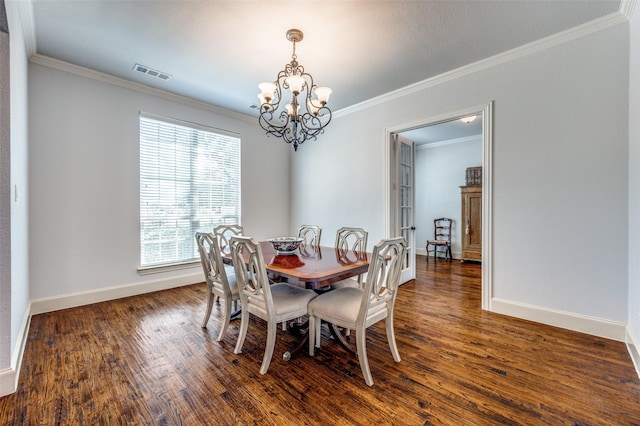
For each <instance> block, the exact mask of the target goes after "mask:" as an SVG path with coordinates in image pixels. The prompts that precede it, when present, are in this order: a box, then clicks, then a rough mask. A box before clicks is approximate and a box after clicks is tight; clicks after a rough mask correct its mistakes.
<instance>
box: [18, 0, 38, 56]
mask: <svg viewBox="0 0 640 426" xmlns="http://www.w3.org/2000/svg"><path fill="white" fill-rule="evenodd" d="M15 3H17V4H18V13H19V16H20V22H21V23H22V36H23V37H24V47H25V50H26V53H27V58H30V57H31V56H33V55H35V54H36V24H35V20H34V19H33V3H32V1H31V0H17V1H15Z"/></svg>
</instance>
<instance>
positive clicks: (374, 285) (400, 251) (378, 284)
mask: <svg viewBox="0 0 640 426" xmlns="http://www.w3.org/2000/svg"><path fill="white" fill-rule="evenodd" d="M406 248H407V243H406V241H405V239H404V237H397V238H392V239H387V240H382V241H380V242H379V243H378V244H376V245H375V246H374V248H373V254H372V255H371V262H370V263H369V269H368V271H367V279H366V280H365V284H364V287H363V288H356V287H343V288H339V289H337V290H333V291H328V292H326V293H323V294H321V295H320V296H318V297H316V298H315V299H313V300H312V301H311V302H309V307H308V313H309V355H311V356H313V355H314V350H315V347H318V348H319V347H320V341H321V339H322V336H321V333H320V324H321V320H324V321H327V322H330V323H332V324H335V325H336V326H338V327H344V328H346V329H353V330H355V331H356V351H357V355H358V360H359V361H360V368H361V369H362V375H363V376H364V380H365V382H366V383H367V385H369V386H373V378H372V376H371V370H370V369H369V360H368V358H367V346H366V330H367V328H369V327H370V326H372V325H373V324H375V323H377V322H378V321H381V320H385V328H386V332H387V342H388V343H389V348H390V349H391V354H392V355H393V359H394V361H396V362H400V354H399V353H398V347H397V346H396V338H395V333H394V329H393V308H394V304H395V300H396V294H397V290H398V285H399V283H400V272H401V270H402V265H403V260H404V256H405V253H406Z"/></svg>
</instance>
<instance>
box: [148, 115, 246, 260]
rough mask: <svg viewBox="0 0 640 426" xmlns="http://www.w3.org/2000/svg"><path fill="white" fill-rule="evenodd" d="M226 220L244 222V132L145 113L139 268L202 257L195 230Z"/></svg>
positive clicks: (206, 230) (206, 228)
mask: <svg viewBox="0 0 640 426" xmlns="http://www.w3.org/2000/svg"><path fill="white" fill-rule="evenodd" d="M161 120H162V121H161ZM224 223H238V224H239V223H240V138H238V137H237V136H236V135H233V134H231V133H228V132H223V131H220V130H217V129H212V128H207V127H204V126H200V125H196V124H192V123H185V122H177V121H176V122H171V121H168V120H167V119H166V118H163V119H155V118H152V117H151V116H148V115H144V116H143V115H141V116H140V265H141V268H143V269H144V268H146V267H154V266H160V265H170V264H179V263H185V262H191V261H194V260H195V259H198V258H199V256H198V247H197V245H196V242H195V233H196V232H200V231H202V232H211V231H212V230H213V228H214V227H215V226H217V225H219V224H224Z"/></svg>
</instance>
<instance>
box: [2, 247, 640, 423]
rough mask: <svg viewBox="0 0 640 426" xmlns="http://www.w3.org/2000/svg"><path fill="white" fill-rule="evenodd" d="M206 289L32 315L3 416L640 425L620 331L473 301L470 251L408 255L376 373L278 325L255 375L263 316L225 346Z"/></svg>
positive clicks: (376, 351)
mask: <svg viewBox="0 0 640 426" xmlns="http://www.w3.org/2000/svg"><path fill="white" fill-rule="evenodd" d="M205 300H206V291H205V286H204V284H198V285H193V286H188V287H182V288H177V289H172V290H167V291H162V292H157V293H151V294H146V295H143V296H136V297H130V298H126V299H120V300H115V301H111V302H105V303H99V304H94V305H89V306H83V307H79V308H74V309H68V310H63V311H58V312H52V313H47V314H41V315H36V316H34V317H33V319H32V321H31V328H30V330H29V337H28V342H27V346H26V349H25V354H24V359H23V364H22V371H21V375H20V384H19V388H18V391H17V392H16V393H15V394H13V395H9V396H6V397H4V398H2V399H0V424H2V425H22V424H28V425H54V424H70V425H114V424H126V425H254V424H255V425H303V424H307V425H316V424H326V425H359V424H367V425H369V424H390V425H439V424H443V425H503V424H509V425H635V424H640V381H639V380H638V376H637V374H636V371H635V370H634V367H633V364H632V362H631V359H630V357H629V354H628V353H627V350H626V347H625V345H624V344H623V343H621V342H616V341H612V340H607V339H602V338H598V337H593V336H589V335H585V334H581V333H575V332H571V331H567V330H562V329H558V328H554V327H549V326H544V325H540V324H536V323H532V322H528V321H523V320H518V319H515V318H511V317H507V316H502V315H497V314H492V313H489V312H484V311H482V310H481V309H480V267H479V266H478V265H474V264H466V263H465V264H461V263H459V262H457V261H453V262H445V261H443V260H438V261H436V262H434V261H433V260H431V261H430V262H428V263H427V262H425V260H424V258H419V261H418V276H417V279H416V280H415V282H409V283H406V284H404V285H403V286H402V287H401V290H400V292H399V295H398V299H397V303H396V309H395V313H396V317H395V329H396V338H397V342H398V349H399V351H400V355H401V357H402V361H401V362H400V363H395V362H394V361H393V358H392V356H391V353H390V352H389V348H388V346H387V342H386V337H385V333H384V326H383V323H378V324H376V325H375V326H373V327H372V328H371V329H370V331H369V333H368V334H367V340H368V342H367V345H368V354H369V361H370V365H371V370H372V374H373V380H374V382H375V384H374V386H373V387H372V388H369V387H368V386H367V385H366V384H365V383H364V380H363V378H362V375H361V371H360V367H359V364H358V361H357V359H355V358H354V357H353V356H352V355H350V354H348V353H347V352H345V351H344V350H343V349H342V348H341V347H340V346H338V345H337V344H336V343H335V342H333V341H330V340H323V344H322V348H321V349H320V350H319V351H318V352H317V354H316V356H315V357H314V358H311V357H309V356H308V355H307V354H306V353H301V354H298V355H297V356H295V357H294V358H293V359H291V360H290V361H288V362H286V361H283V359H282V357H281V354H282V353H283V352H285V351H286V350H288V349H290V348H291V347H293V345H294V344H295V341H296V340H295V337H294V336H292V335H289V334H287V333H283V332H282V331H279V334H278V340H277V342H276V350H275V355H274V359H273V361H272V363H271V366H270V368H269V372H268V373H267V374H266V375H264V376H261V375H260V374H259V373H258V370H259V368H260V363H261V360H262V355H263V351H264V343H263V342H264V339H265V338H266V329H265V327H264V323H261V322H259V321H252V323H251V324H250V326H249V332H248V335H247V340H246V342H245V345H244V353H242V354H239V355H235V354H234V353H233V347H234V345H235V342H236V338H237V335H238V326H239V321H238V320H236V321H233V322H232V327H233V329H232V330H231V332H230V333H229V335H228V336H227V337H226V338H225V339H224V341H222V342H216V341H215V336H216V334H217V332H218V324H219V316H220V307H219V306H217V307H214V312H213V315H212V318H211V320H210V322H209V328H208V329H202V328H200V322H201V320H202V315H203V313H204V309H205V304H206V303H205Z"/></svg>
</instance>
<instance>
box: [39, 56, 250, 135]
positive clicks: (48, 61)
mask: <svg viewBox="0 0 640 426" xmlns="http://www.w3.org/2000/svg"><path fill="white" fill-rule="evenodd" d="M29 60H30V61H31V62H33V63H34V64H38V65H42V66H45V67H49V68H54V69H57V70H60V71H65V72H68V73H71V74H76V75H79V76H82V77H86V78H90V79H92V80H98V81H102V82H105V83H108V84H113V85H115V86H120V87H123V88H125V89H129V90H135V91H137V92H141V93H145V94H147V95H152V96H157V97H159V98H163V99H167V100H169V101H173V102H179V103H182V104H185V105H189V106H192V107H194V108H199V109H204V110H207V111H211V112H214V113H216V114H220V115H223V116H226V117H229V118H234V119H236V120H241V121H246V122H251V123H253V122H254V121H255V118H254V117H252V116H250V115H246V114H240V113H238V112H235V111H231V110H228V109H225V108H222V107H219V106H216V105H212V104H208V103H206V102H201V101H197V100H195V99H192V98H188V97H186V96H180V95H176V94H174V93H170V92H167V91H165V90H161V89H156V88H153V87H149V86H145V85H144V84H140V83H135V82H133V81H129V80H125V79H124V78H120V77H115V76H112V75H110V74H105V73H102V72H99V71H95V70H92V69H90V68H85V67H81V66H78V65H74V64H70V63H68V62H65V61H61V60H58V59H54V58H51V57H49V56H44V55H40V54H35V55H32V56H31V58H30V59H29Z"/></svg>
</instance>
